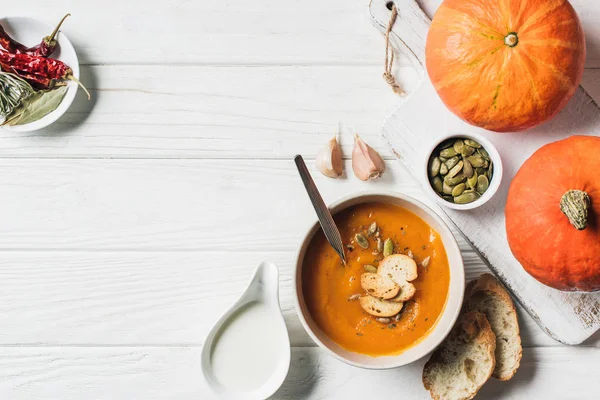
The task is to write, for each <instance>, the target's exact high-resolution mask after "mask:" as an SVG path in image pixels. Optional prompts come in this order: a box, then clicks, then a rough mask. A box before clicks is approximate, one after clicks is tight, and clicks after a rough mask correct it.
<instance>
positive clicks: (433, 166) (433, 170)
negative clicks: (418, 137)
mask: <svg viewBox="0 0 600 400" xmlns="http://www.w3.org/2000/svg"><path fill="white" fill-rule="evenodd" d="M441 166H442V162H441V161H440V159H439V158H437V157H434V158H433V160H431V163H430V164H429V177H430V178H433V177H434V176H436V175H437V174H439V173H440V167H441Z"/></svg>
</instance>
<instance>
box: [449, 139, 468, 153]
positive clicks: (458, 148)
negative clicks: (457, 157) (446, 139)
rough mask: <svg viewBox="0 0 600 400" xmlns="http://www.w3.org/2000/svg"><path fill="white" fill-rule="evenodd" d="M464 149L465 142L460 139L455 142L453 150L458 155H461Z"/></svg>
mask: <svg viewBox="0 0 600 400" xmlns="http://www.w3.org/2000/svg"><path fill="white" fill-rule="evenodd" d="M463 147H465V142H463V141H462V140H460V139H457V140H456V141H455V142H454V145H452V148H453V149H454V151H456V152H457V153H458V154H460V152H461V151H462V149H463Z"/></svg>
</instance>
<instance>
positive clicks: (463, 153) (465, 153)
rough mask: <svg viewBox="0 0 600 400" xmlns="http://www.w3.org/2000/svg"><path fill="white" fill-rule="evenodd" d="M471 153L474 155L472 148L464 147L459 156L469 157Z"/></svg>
mask: <svg viewBox="0 0 600 400" xmlns="http://www.w3.org/2000/svg"><path fill="white" fill-rule="evenodd" d="M473 153H475V148H473V147H471V146H465V147H463V149H462V151H461V152H460V155H461V156H463V157H469V156H470V155H471V154H473Z"/></svg>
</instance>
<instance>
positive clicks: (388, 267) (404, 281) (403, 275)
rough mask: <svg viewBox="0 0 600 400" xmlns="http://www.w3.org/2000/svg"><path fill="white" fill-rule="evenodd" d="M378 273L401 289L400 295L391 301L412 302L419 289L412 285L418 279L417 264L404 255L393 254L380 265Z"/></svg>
mask: <svg viewBox="0 0 600 400" xmlns="http://www.w3.org/2000/svg"><path fill="white" fill-rule="evenodd" d="M377 273H378V274H379V275H381V276H384V277H387V278H389V279H391V280H392V281H394V282H395V283H396V284H397V285H398V286H399V287H400V293H398V295H396V296H395V297H393V298H391V299H390V301H396V302H405V301H408V300H410V299H411V298H412V297H413V296H414V295H415V292H416V291H417V289H416V288H415V286H414V285H413V284H412V283H411V281H414V280H415V279H417V263H416V262H415V260H413V259H412V258H410V257H408V256H405V255H404V254H392V255H391V256H387V257H386V258H384V259H383V260H382V261H381V262H380V263H379V268H378V269H377Z"/></svg>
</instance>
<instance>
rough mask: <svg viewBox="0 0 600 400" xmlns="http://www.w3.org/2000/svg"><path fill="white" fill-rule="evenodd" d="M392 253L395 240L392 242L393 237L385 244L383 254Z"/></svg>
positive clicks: (385, 255)
mask: <svg viewBox="0 0 600 400" xmlns="http://www.w3.org/2000/svg"><path fill="white" fill-rule="evenodd" d="M392 254H394V242H392V239H390V238H387V239H386V240H385V243H384V244H383V256H384V257H388V256H391V255H392Z"/></svg>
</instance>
